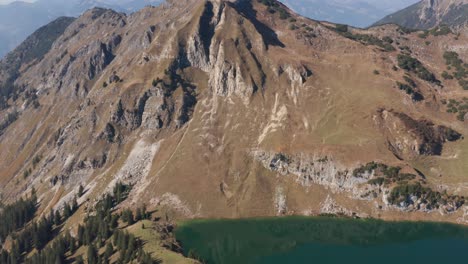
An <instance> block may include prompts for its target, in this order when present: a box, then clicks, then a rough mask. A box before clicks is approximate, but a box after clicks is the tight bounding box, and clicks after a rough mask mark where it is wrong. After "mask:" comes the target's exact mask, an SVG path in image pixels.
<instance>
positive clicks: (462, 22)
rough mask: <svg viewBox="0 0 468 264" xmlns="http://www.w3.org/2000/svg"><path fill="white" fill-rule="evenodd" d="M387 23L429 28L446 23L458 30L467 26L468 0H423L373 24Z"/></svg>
mask: <svg viewBox="0 0 468 264" xmlns="http://www.w3.org/2000/svg"><path fill="white" fill-rule="evenodd" d="M388 23H394V24H398V25H401V26H404V27H407V28H414V29H430V28H433V27H435V26H438V25H448V26H450V27H452V28H454V29H457V30H460V29H462V28H466V27H467V26H468V1H466V0H423V1H421V2H419V3H417V4H414V5H412V6H410V7H408V8H406V9H403V10H401V11H398V12H396V13H394V14H391V15H388V16H387V17H385V18H383V19H382V20H380V21H378V22H377V23H375V24H374V25H383V24H388Z"/></svg>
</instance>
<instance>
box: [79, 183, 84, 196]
mask: <svg viewBox="0 0 468 264" xmlns="http://www.w3.org/2000/svg"><path fill="white" fill-rule="evenodd" d="M83 192H84V188H83V185H81V184H80V187H78V197H81V196H83Z"/></svg>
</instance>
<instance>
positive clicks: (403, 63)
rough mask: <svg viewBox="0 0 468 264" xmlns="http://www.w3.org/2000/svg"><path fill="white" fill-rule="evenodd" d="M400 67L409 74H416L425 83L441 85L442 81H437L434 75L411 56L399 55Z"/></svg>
mask: <svg viewBox="0 0 468 264" xmlns="http://www.w3.org/2000/svg"><path fill="white" fill-rule="evenodd" d="M398 66H399V67H400V68H402V69H404V70H406V71H408V72H413V73H415V74H416V75H417V76H418V77H419V78H421V79H423V80H425V81H428V82H431V83H435V84H439V85H440V81H439V80H437V78H436V77H435V76H434V74H433V73H431V72H430V71H429V70H427V69H426V68H425V67H424V66H423V65H422V63H421V62H420V61H419V60H417V59H415V58H413V57H411V56H409V55H406V54H399V55H398Z"/></svg>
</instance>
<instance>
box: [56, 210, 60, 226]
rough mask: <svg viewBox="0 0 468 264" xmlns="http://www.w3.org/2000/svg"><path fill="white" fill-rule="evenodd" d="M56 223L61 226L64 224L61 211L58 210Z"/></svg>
mask: <svg viewBox="0 0 468 264" xmlns="http://www.w3.org/2000/svg"><path fill="white" fill-rule="evenodd" d="M54 224H55V225H56V226H59V225H61V224H62V216H61V215H60V211H59V210H57V211H55V215H54Z"/></svg>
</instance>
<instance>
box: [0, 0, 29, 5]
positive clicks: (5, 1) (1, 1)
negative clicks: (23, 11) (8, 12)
mask: <svg viewBox="0 0 468 264" xmlns="http://www.w3.org/2000/svg"><path fill="white" fill-rule="evenodd" d="M13 1H15V0H0V5H5V4H9V3H11V2H13ZM22 1H24V2H34V0H22Z"/></svg>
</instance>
